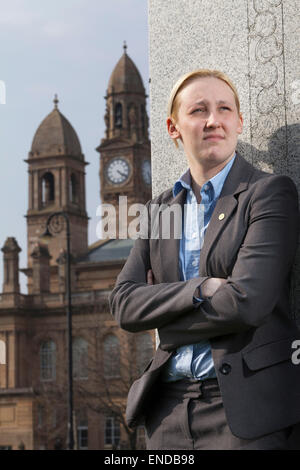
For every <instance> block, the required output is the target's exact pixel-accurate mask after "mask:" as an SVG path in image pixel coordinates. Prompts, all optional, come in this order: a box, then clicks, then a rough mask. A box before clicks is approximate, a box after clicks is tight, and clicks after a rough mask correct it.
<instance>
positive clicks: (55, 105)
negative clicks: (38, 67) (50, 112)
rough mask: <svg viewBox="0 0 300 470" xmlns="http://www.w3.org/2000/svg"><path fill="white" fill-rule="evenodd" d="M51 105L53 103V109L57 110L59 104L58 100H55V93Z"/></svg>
mask: <svg viewBox="0 0 300 470" xmlns="http://www.w3.org/2000/svg"><path fill="white" fill-rule="evenodd" d="M53 103H54V108H55V109H57V105H58V103H59V100H58V98H57V94H56V93H55V95H54V100H53Z"/></svg>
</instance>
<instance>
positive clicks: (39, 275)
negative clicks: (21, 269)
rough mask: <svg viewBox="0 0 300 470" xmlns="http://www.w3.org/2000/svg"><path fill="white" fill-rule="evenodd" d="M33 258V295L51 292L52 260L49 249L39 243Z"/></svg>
mask: <svg viewBox="0 0 300 470" xmlns="http://www.w3.org/2000/svg"><path fill="white" fill-rule="evenodd" d="M31 257H32V293H33V294H43V293H47V292H50V259H51V256H50V254H49V251H48V248H47V246H45V245H42V244H40V243H37V244H36V245H35V247H34V249H33V252H32V253H31Z"/></svg>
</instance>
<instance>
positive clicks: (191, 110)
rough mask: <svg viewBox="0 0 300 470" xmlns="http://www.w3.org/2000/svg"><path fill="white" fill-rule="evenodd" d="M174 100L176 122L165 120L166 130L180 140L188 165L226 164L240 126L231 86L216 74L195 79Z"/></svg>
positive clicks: (241, 123) (234, 147) (210, 165)
mask: <svg viewBox="0 0 300 470" xmlns="http://www.w3.org/2000/svg"><path fill="white" fill-rule="evenodd" d="M177 99H178V100H179V102H178V103H179V105H178V107H177V116H176V122H175V123H174V120H173V123H172V121H171V120H170V119H168V121H167V123H168V131H169V134H170V136H171V137H172V138H174V139H177V138H179V139H181V141H182V143H183V147H184V150H185V153H186V155H187V158H188V161H189V164H190V165H192V164H193V163H195V162H199V163H201V164H202V165H203V166H204V167H207V168H212V167H214V166H218V165H221V164H223V163H224V165H223V166H225V164H226V163H227V161H229V160H230V158H231V156H232V155H233V154H234V152H235V149H236V145H237V138H238V135H239V134H241V132H242V129H243V119H242V116H241V115H239V114H238V110H237V106H236V103H235V98H234V93H233V91H232V90H231V88H230V87H229V86H228V85H227V83H225V82H224V81H223V80H220V79H218V78H215V77H203V78H197V79H195V80H193V81H192V82H191V83H189V84H188V85H187V86H186V87H185V88H183V90H181V91H180V92H179V94H178V96H177Z"/></svg>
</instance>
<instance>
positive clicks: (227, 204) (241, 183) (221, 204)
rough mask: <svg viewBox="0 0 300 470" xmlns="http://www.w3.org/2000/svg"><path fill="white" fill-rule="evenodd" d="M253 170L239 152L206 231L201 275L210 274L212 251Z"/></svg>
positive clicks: (201, 259)
mask: <svg viewBox="0 0 300 470" xmlns="http://www.w3.org/2000/svg"><path fill="white" fill-rule="evenodd" d="M253 171H254V168H253V167H252V165H250V164H249V163H248V162H247V161H246V160H245V159H244V158H243V157H242V156H241V155H239V154H238V153H237V155H236V158H235V161H234V163H233V165H232V168H231V170H230V172H229V173H228V176H227V178H226V180H225V182H224V185H223V189H222V191H221V194H220V197H219V199H218V201H217V204H216V207H215V209H214V212H213V214H212V217H211V220H210V222H209V225H208V227H207V230H206V233H205V237H204V242H203V246H202V249H201V254H200V268H199V275H200V276H207V275H208V272H209V269H208V263H209V255H210V252H211V250H212V248H213V246H214V244H215V242H216V240H217V239H218V237H219V235H220V233H221V232H222V230H223V229H224V227H225V225H226V224H227V223H228V221H229V219H230V217H231V215H232V213H233V212H234V210H235V208H236V206H237V204H238V200H237V197H236V195H237V194H239V193H241V192H242V191H245V190H246V189H247V187H248V184H249V179H250V177H251V175H252V173H253Z"/></svg>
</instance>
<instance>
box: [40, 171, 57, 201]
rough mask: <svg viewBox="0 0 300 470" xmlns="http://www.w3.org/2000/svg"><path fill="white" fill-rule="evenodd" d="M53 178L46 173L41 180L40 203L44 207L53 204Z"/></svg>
mask: <svg viewBox="0 0 300 470" xmlns="http://www.w3.org/2000/svg"><path fill="white" fill-rule="evenodd" d="M54 194H55V191H54V176H53V175H52V173H50V172H47V173H45V174H44V176H43V179H42V203H43V205H44V206H47V205H48V204H52V203H53V202H54Z"/></svg>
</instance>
